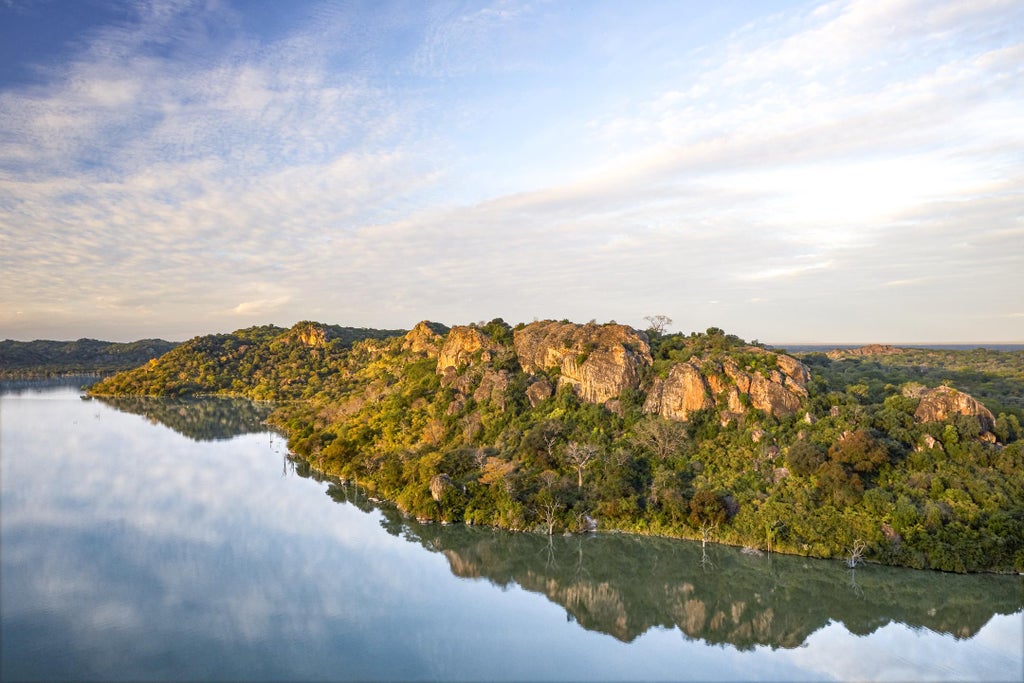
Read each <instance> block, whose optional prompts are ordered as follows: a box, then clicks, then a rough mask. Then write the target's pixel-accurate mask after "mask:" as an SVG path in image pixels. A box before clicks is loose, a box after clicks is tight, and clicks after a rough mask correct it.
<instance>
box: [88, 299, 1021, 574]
mask: <svg viewBox="0 0 1024 683" xmlns="http://www.w3.org/2000/svg"><path fill="white" fill-rule="evenodd" d="M545 334H546V335H547V336H546V337H545V336H543V335H545ZM796 356H797V358H796V359H794V358H793V357H792V356H789V355H786V354H784V353H782V352H781V351H780V350H773V349H768V348H766V347H764V346H763V345H760V344H757V343H747V342H745V341H744V340H742V339H740V338H739V337H736V336H735V335H731V334H727V333H725V332H724V331H723V330H720V329H718V328H710V329H708V330H706V331H705V332H692V333H689V334H684V333H666V332H665V331H664V330H663V329H659V328H658V326H652V328H650V329H648V330H646V331H637V330H632V329H631V328H627V327H626V326H621V325H615V324H614V323H609V324H606V325H598V324H596V323H595V322H593V321H592V322H591V323H588V324H586V325H576V324H573V323H570V322H569V321H561V322H557V323H556V322H555V321H544V322H543V323H540V322H535V323H533V324H531V325H526V324H522V323H521V324H519V325H516V326H515V327H512V326H510V325H508V324H506V323H505V322H504V321H502V320H501V319H495V320H492V321H490V322H486V323H485V322H481V323H476V324H471V325H468V326H459V327H455V328H451V329H449V328H447V327H446V326H444V325H440V324H436V323H421V324H420V325H418V326H417V327H416V328H415V329H414V330H413V331H411V332H409V333H407V334H406V333H403V332H402V331H397V330H365V329H359V328H341V327H337V326H329V325H323V324H320V323H313V322H309V321H304V322H302V323H298V324H296V325H295V326H294V327H292V328H291V329H284V328H278V327H273V326H264V327H255V328H248V329H244V330H238V331H236V332H233V333H230V334H220V335H209V336H205V337H197V338H195V339H193V340H190V341H188V342H185V343H184V344H182V345H180V346H178V347H177V348H175V349H173V350H171V351H170V352H168V353H167V354H165V355H163V356H161V357H159V358H155V359H153V360H151V361H149V362H147V363H145V364H144V365H142V366H140V367H138V368H135V369H133V370H130V371H126V372H122V373H119V374H117V375H114V376H113V377H110V378H107V379H105V380H103V381H101V382H99V383H97V384H96V385H94V386H93V387H92V389H91V392H92V393H93V394H94V395H101V396H102V395H106V396H125V395H136V396H142V395H163V396H190V395H225V396H240V397H246V398H250V399H254V400H257V401H267V402H272V407H273V410H272V412H271V413H270V417H269V421H270V422H271V423H272V424H273V425H275V426H276V427H277V428H278V429H279V430H281V431H282V432H283V433H284V434H286V435H287V437H288V444H289V449H290V450H291V451H292V452H293V453H294V454H295V455H296V456H297V457H299V458H302V459H304V460H305V461H307V462H308V464H309V466H310V467H311V468H313V469H315V470H316V471H318V472H320V473H322V474H324V475H328V476H332V477H336V478H338V479H339V480H341V481H345V482H350V483H353V484H357V485H358V486H359V487H361V488H362V489H364V490H366V491H367V492H368V493H369V495H371V496H374V497H377V498H381V499H386V500H389V501H393V502H394V503H395V504H396V505H397V507H398V509H399V510H400V511H402V513H403V514H406V515H408V516H411V517H415V518H417V519H419V520H422V521H435V522H440V523H446V524H449V523H464V524H468V525H483V526H492V527H501V528H505V529H510V530H516V531H530V532H536V533H541V534H556V533H558V534H561V533H579V532H588V531H592V530H595V529H596V530H597V531H599V532H606V531H620V532H629V533H637V534H649V535H659V536H668V537H676V538H687V539H695V540H700V541H704V542H715V543H727V544H731V545H736V546H743V547H746V548H750V549H751V550H755V551H760V552H779V553H788V554H796V555H805V556H814V557H825V558H837V559H842V560H844V561H846V562H847V563H849V564H850V565H851V566H852V565H856V564H858V563H861V562H876V563H884V564H893V565H904V566H910V567H916V568H931V569H939V570H944V571H955V572H971V571H997V572H1021V571H1024V441H1022V436H1024V430H1022V428H1021V421H1022V420H1024V411H1022V407H1021V397H1022V396H1024V352H995V351H983V350H982V351H977V352H972V351H965V352H958V351H941V352H939V351H936V352H930V351H923V350H918V349H915V350H907V351H899V352H896V353H892V354H890V355H886V356H881V357H875V356H861V357H848V358H837V359H834V358H829V357H828V356H826V355H825V354H820V353H817V354H796ZM693 387H697V390H696V391H697V393H696V394H695V393H694V391H693V389H692V388H693ZM695 396H696V399H695V398H694V397H695ZM943 397H953V399H955V401H954V403H951V404H950V405H951V406H959V407H957V408H955V409H949V410H946V409H945V407H942V406H940V407H939V408H935V407H934V406H932V407H931V411H930V412H929V411H926V410H924V408H925V404H926V403H928V402H930V401H932V402H934V401H935V400H937V399H938V398H943ZM972 397H973V398H972ZM974 399H977V401H974ZM943 405H944V404H943ZM963 406H972V407H971V408H970V410H968V409H966V408H963Z"/></svg>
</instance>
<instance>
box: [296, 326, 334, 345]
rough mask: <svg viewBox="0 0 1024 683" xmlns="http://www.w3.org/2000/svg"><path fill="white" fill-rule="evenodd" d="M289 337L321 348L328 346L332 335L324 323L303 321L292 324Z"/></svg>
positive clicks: (303, 343)
mask: <svg viewBox="0 0 1024 683" xmlns="http://www.w3.org/2000/svg"><path fill="white" fill-rule="evenodd" d="M289 338H291V339H292V340H293V341H297V342H299V343H300V344H302V345H304V346H308V347H310V348H321V347H323V346H326V344H327V341H328V340H329V339H330V335H329V334H328V332H327V329H326V328H324V326H323V325H320V324H318V323H313V322H307V321H303V322H300V323H295V325H293V326H292V329H291V331H290V334H289Z"/></svg>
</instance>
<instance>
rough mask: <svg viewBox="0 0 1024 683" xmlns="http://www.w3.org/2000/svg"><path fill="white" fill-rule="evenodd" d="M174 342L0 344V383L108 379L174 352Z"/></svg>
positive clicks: (90, 340)
mask: <svg viewBox="0 0 1024 683" xmlns="http://www.w3.org/2000/svg"><path fill="white" fill-rule="evenodd" d="M175 346H177V344H176V343H175V342H169V341H164V340H163V339H140V340H139V341H134V342H126V343H118V342H108V341H100V340H98V339H79V340H77V341H50V340H44V339H38V340H36V341H29V342H22V341H14V340H11V339H5V340H3V341H0V379H30V378H44V377H60V376H63V375H97V376H101V375H109V374H111V373H114V372H120V371H121V370H130V369H131V368H134V367H136V366H138V365H140V364H142V363H145V362H147V361H149V360H150V359H151V358H156V357H158V356H162V355H163V354H165V353H167V352H168V351H170V350H171V349H173V348H174V347H175Z"/></svg>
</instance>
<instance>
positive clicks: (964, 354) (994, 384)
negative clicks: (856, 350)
mask: <svg viewBox="0 0 1024 683" xmlns="http://www.w3.org/2000/svg"><path fill="white" fill-rule="evenodd" d="M800 358H801V360H803V361H804V362H805V363H807V364H808V365H810V366H811V367H812V368H813V369H814V370H816V371H818V372H819V373H820V374H821V376H822V378H823V379H825V381H826V382H828V384H829V385H830V386H834V387H845V386H850V385H854V384H859V385H863V387H864V388H865V390H866V391H867V392H869V394H870V395H871V396H872V398H873V399H875V400H876V401H878V400H881V399H882V398H883V397H884V396H885V387H886V385H889V384H903V383H904V382H921V383H922V384H926V385H928V386H936V385H938V384H949V385H950V386H954V387H956V388H958V389H960V390H962V391H966V392H967V393H969V394H970V395H972V396H974V397H975V398H977V399H978V400H980V401H982V402H984V403H985V405H986V406H988V408H989V410H991V411H992V412H993V413H996V414H998V413H1000V412H1006V413H1008V414H1013V415H1016V416H1017V419H1018V420H1024V351H993V350H991V349H983V348H978V349H971V350H964V351H952V350H939V349H900V350H899V353H892V354H885V355H875V356H866V357H861V358H846V359H843V360H841V361H831V360H829V359H828V357H827V356H825V354H823V353H807V354H801V355H800Z"/></svg>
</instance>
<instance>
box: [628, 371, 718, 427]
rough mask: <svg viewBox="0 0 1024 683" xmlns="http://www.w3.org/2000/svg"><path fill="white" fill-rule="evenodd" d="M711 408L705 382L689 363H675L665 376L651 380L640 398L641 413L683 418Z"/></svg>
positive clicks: (713, 401) (712, 402)
mask: <svg viewBox="0 0 1024 683" xmlns="http://www.w3.org/2000/svg"><path fill="white" fill-rule="evenodd" d="M714 407H715V399H714V398H713V397H712V396H711V391H710V387H709V386H708V381H707V379H706V378H705V377H704V375H703V374H701V371H700V369H699V368H698V367H697V366H696V365H694V364H693V362H689V363H677V364H676V365H673V366H672V369H671V370H669V372H668V377H666V378H665V379H661V378H660V377H659V378H657V379H655V380H654V382H653V384H652V385H651V388H650V390H649V391H648V392H647V400H646V401H644V412H646V413H656V414H658V415H661V416H662V417H667V418H672V419H676V420H685V419H687V417H688V416H689V415H690V413H693V412H695V411H697V410H705V409H707V408H714Z"/></svg>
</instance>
